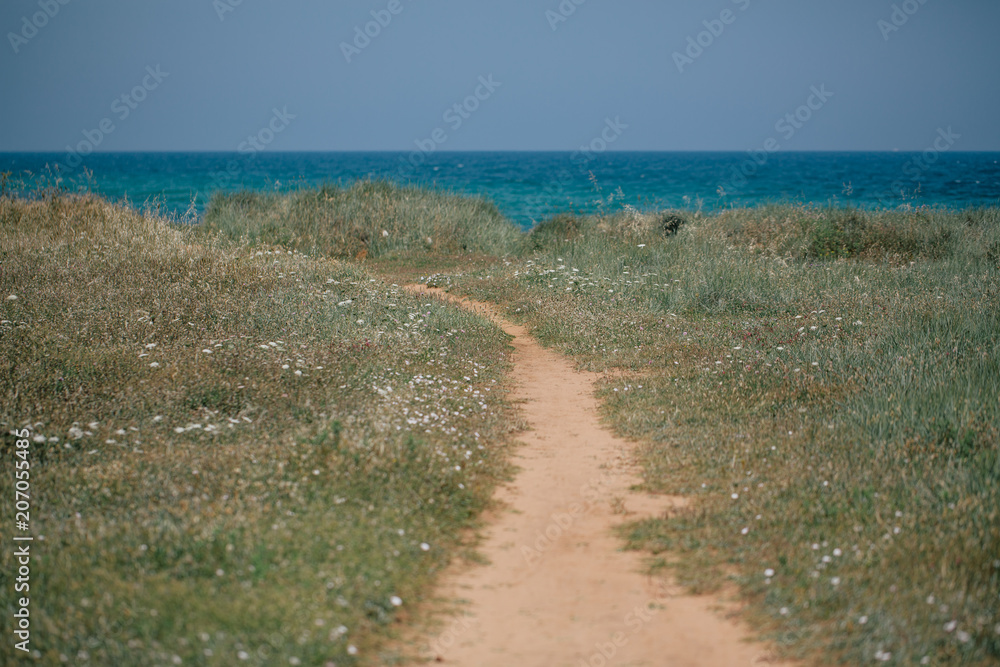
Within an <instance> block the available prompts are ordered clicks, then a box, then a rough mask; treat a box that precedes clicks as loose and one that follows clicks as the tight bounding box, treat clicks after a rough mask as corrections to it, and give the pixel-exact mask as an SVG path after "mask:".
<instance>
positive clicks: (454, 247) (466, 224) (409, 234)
mask: <svg viewBox="0 0 1000 667" xmlns="http://www.w3.org/2000/svg"><path fill="white" fill-rule="evenodd" d="M204 226H205V227H206V228H207V229H208V230H212V231H216V230H217V231H219V232H222V233H224V234H227V235H229V236H233V237H236V238H246V239H247V240H249V241H250V242H264V243H270V244H281V245H283V246H286V247H289V248H295V249H298V250H301V251H303V252H308V253H310V254H314V255H322V256H327V257H335V258H340V259H365V258H371V259H375V258H386V259H389V258H392V257H399V256H403V257H405V258H406V260H407V261H412V260H413V259H414V258H419V257H421V256H441V255H456V254H463V255H484V254H485V255H502V254H504V253H506V252H507V251H508V250H509V248H510V247H511V246H512V245H513V244H514V243H516V240H517V238H518V237H519V236H520V231H519V230H518V228H517V227H516V226H515V225H514V224H513V223H511V222H510V221H508V220H507V219H506V218H504V217H503V216H502V215H501V214H500V211H498V210H497V208H496V206H494V205H493V204H491V203H489V202H487V201H485V200H482V199H472V198H468V197H461V196H458V195H451V194H446V193H439V192H434V191H431V190H423V189H418V188H398V187H396V186H393V185H391V184H389V183H386V182H381V181H359V182H357V183H355V184H354V185H352V186H350V187H347V188H341V187H337V186H326V187H322V188H319V189H315V190H300V191H298V192H295V193H293V194H290V195H285V194H277V193H274V194H262V193H252V192H244V193H236V194H218V195H216V196H215V197H213V199H212V201H211V202H210V204H209V207H208V210H207V211H206V212H205V222H204Z"/></svg>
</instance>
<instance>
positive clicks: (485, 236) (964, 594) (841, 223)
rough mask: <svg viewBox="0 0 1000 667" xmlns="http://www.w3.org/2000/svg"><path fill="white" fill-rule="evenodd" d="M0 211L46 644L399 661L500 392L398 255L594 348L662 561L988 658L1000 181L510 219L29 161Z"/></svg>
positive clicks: (457, 523) (992, 647)
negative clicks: (754, 203) (160, 211)
mask: <svg viewBox="0 0 1000 667" xmlns="http://www.w3.org/2000/svg"><path fill="white" fill-rule="evenodd" d="M0 221H2V227H0V253H2V257H0V259H2V267H3V270H2V272H0V296H3V297H4V298H5V295H7V294H11V293H13V294H16V295H17V296H18V299H17V300H16V301H10V300H5V301H2V302H0V303H2V305H0V312H2V315H0V319H2V320H4V322H3V323H2V324H0V348H2V351H3V356H2V359H3V363H4V366H3V367H2V368H0V382H2V383H3V384H2V387H3V390H4V395H5V401H4V404H3V412H2V413H0V421H3V422H4V426H5V429H9V428H12V427H15V426H22V425H24V424H27V423H31V424H34V426H33V427H32V428H33V432H34V433H35V434H37V435H39V436H45V442H39V443H37V444H36V445H34V446H33V449H32V457H33V459H32V460H33V468H32V474H33V477H32V484H33V489H34V490H35V493H36V495H35V500H34V501H33V502H35V503H36V504H35V506H34V508H33V511H34V512H35V513H36V514H37V516H36V515H33V522H34V524H35V527H36V529H37V530H38V531H39V532H40V533H41V534H44V535H45V541H43V542H38V543H36V544H37V546H38V547H39V553H40V560H39V561H38V562H37V568H38V569H37V573H38V574H37V580H33V586H34V585H36V583H35V582H36V581H37V586H38V588H37V591H36V594H37V600H38V604H39V607H38V608H37V616H34V617H33V619H34V620H33V622H34V623H36V625H33V628H35V629H37V631H38V634H37V635H36V638H37V642H38V643H37V644H36V646H37V647H38V649H39V650H40V651H42V652H43V657H44V659H45V660H46V661H49V662H55V661H56V660H58V658H59V656H60V654H63V655H66V656H67V660H69V661H70V662H74V661H77V660H79V659H80V658H79V655H80V651H84V652H86V654H87V655H88V656H89V657H90V659H91V660H92V661H94V662H106V663H115V662H117V663H127V664H164V663H167V662H168V661H170V660H172V658H173V656H175V655H176V656H178V657H180V658H182V660H183V662H184V663H185V664H233V663H238V664H274V663H276V662H283V661H287V660H288V659H289V658H290V657H296V658H298V659H299V660H301V662H302V664H323V662H324V661H327V660H330V661H333V662H335V663H336V664H353V662H359V663H360V662H367V663H369V664H377V663H379V662H384V661H387V660H390V659H392V658H393V656H392V655H390V654H389V653H388V652H386V651H387V650H386V649H385V648H384V647H385V646H386V644H385V642H386V640H387V638H389V637H391V636H392V635H393V628H394V627H395V622H396V621H406V620H412V619H410V618H409V616H408V614H409V613H410V610H411V609H412V608H413V606H412V604H411V600H413V601H419V600H420V599H421V598H422V596H423V595H425V593H426V591H427V590H428V586H429V585H430V583H431V582H432V581H433V577H434V574H435V573H436V572H437V571H438V570H439V569H440V568H441V567H443V566H444V564H445V563H446V562H447V561H448V559H449V557H450V556H452V555H453V554H454V553H455V551H456V549H459V548H461V542H460V538H459V535H460V533H461V530H462V529H463V528H464V527H467V526H469V525H471V524H472V523H473V522H474V520H475V517H476V515H477V513H478V512H479V511H480V510H481V509H482V508H483V506H484V505H485V503H486V502H487V499H488V497H489V494H490V492H491V489H492V487H493V484H494V482H495V480H496V479H497V478H498V477H500V476H502V475H503V474H505V473H506V471H507V468H506V466H505V462H504V461H505V458H504V454H505V448H504V447H505V445H506V443H507V442H508V438H509V431H510V429H511V425H512V423H513V420H512V416H511V412H510V410H509V407H508V406H507V404H506V403H505V402H504V401H503V388H502V387H503V377H504V372H505V370H506V368H507V359H506V357H505V356H504V353H505V350H506V339H505V337H504V336H503V335H502V334H501V333H500V332H499V331H498V330H497V329H496V328H495V327H492V326H490V325H487V324H486V323H484V322H482V321H481V320H478V319H477V318H475V317H473V316H471V315H467V314H464V313H462V312H460V311H457V310H455V309H453V308H450V307H444V306H441V305H428V304H427V303H426V302H421V301H418V300H414V298H411V297H408V296H407V295H405V294H403V293H401V292H400V290H399V289H398V288H397V287H395V286H394V285H392V284H391V283H394V282H395V283H398V284H402V283H403V282H404V281H409V280H413V279H415V278H417V277H421V278H422V279H423V280H424V281H426V282H430V283H433V284H436V285H440V286H443V287H446V288H448V289H451V290H453V291H456V292H461V293H464V294H468V295H471V296H474V297H476V298H479V299H482V300H489V301H493V302H495V303H497V304H499V305H500V307H501V309H502V311H503V312H505V313H506V314H507V316H509V317H510V318H512V319H515V320H518V321H521V322H524V323H526V324H527V325H528V326H529V327H530V329H531V331H532V332H533V333H534V335H536V336H537V337H538V338H539V339H540V340H541V341H542V342H543V343H544V344H546V345H549V346H552V347H553V348H555V349H558V350H559V351H561V352H563V353H565V354H567V355H570V356H571V357H572V358H573V359H575V360H576V361H577V362H578V363H579V365H580V366H582V367H587V368H590V369H592V370H596V371H603V372H605V379H604V380H603V381H602V382H601V383H600V388H599V394H600V398H601V400H602V406H603V408H602V410H603V415H604V418H605V419H606V421H607V423H608V424H609V425H610V426H611V427H612V428H613V429H614V430H615V431H617V432H618V433H620V434H622V435H624V436H626V437H629V438H632V439H634V440H635V441H636V442H637V447H638V451H639V453H640V458H641V461H642V463H643V465H644V467H645V477H646V487H647V488H648V489H650V490H652V491H659V492H664V493H676V494H683V495H686V496H688V497H689V498H690V499H691V503H690V505H689V507H688V509H686V510H684V511H680V512H676V513H673V514H672V515H671V516H669V517H663V518H658V519H652V520H647V521H642V522H637V523H633V524H631V525H629V526H627V527H626V528H625V530H624V531H623V535H624V537H625V539H627V540H628V542H629V544H630V545H631V547H632V548H635V549H641V550H644V551H645V552H646V553H647V554H648V555H649V564H650V569H651V570H654V571H655V570H658V569H659V568H664V567H669V568H670V569H671V570H672V572H673V574H674V575H676V576H677V577H679V579H680V580H681V581H682V582H683V583H684V584H686V585H687V586H689V587H690V588H691V589H692V590H696V591H711V590H717V589H718V588H719V587H720V585H721V584H723V583H724V582H726V581H730V582H732V583H733V584H735V586H736V588H737V589H738V591H739V594H740V596H741V597H742V599H743V600H744V601H745V602H746V603H747V604H746V606H745V611H744V614H743V615H744V618H745V619H746V620H747V621H749V622H750V623H751V624H752V625H753V627H755V628H756V629H757V631H758V632H759V633H760V634H761V635H762V636H764V637H767V638H769V639H771V640H772V641H773V642H775V644H776V645H777V646H778V647H779V649H780V650H781V651H782V652H783V653H784V654H786V655H791V656H801V657H805V658H806V659H807V660H809V661H810V662H816V663H821V664H861V663H870V662H873V661H876V660H880V659H885V660H886V661H888V662H890V663H892V664H955V665H966V664H967V665H972V664H996V663H998V662H1000V462H998V451H1000V364H998V361H997V359H998V352H1000V333H998V332H1000V259H998V258H1000V210H998V209H982V210H970V211H965V212H961V213H953V212H944V211H938V210H933V209H925V208H919V209H913V208H901V209H898V210H893V211H878V212H871V211H859V210H845V209H829V208H817V207H802V206H770V207H762V208H758V209H739V210H727V211H723V212H720V213H718V214H714V215H704V214H701V213H691V212H684V211H673V212H671V211H665V212H659V213H654V214H649V213H639V212H637V211H635V210H630V209H626V210H625V211H622V212H620V213H615V214H611V215H601V216H592V217H580V216H572V215H564V216H559V217H557V218H554V219H552V220H548V221H545V222H544V223H542V224H541V225H539V227H537V228H536V229H535V230H533V231H532V232H531V233H530V234H522V233H519V232H518V231H517V230H516V229H515V228H514V227H513V226H512V225H511V224H510V223H509V222H508V221H506V220H504V219H503V218H502V216H500V215H499V213H497V211H496V209H495V208H494V207H492V206H491V205H489V204H486V203H484V202H482V201H480V200H469V199H463V198H460V197H456V196H452V195H447V194H443V193H436V192H427V191H421V190H414V189H402V188H395V187H392V186H390V185H387V184H384V183H370V182H363V183H359V184H355V185H353V186H351V187H348V188H336V187H325V188H321V189H317V190H303V191H300V192H295V193H292V194H290V195H278V194H266V195H263V194H253V193H244V194H237V195H228V196H223V195H218V196H216V197H215V198H214V199H213V201H212V204H211V206H210V209H209V211H208V213H207V215H206V222H205V224H204V225H202V226H201V227H200V228H196V229H189V230H186V231H182V230H179V229H176V228H172V227H170V226H169V225H167V224H166V223H165V222H164V221H162V220H159V219H157V218H154V217H152V216H148V215H147V216H141V215H138V214H136V213H133V212H129V211H126V210H125V209H121V208H116V207H111V206H109V205H107V204H105V203H103V202H101V201H99V200H95V199H92V198H88V197H83V198H79V197H76V198H69V197H59V196H56V195H55V194H52V193H50V194H49V195H47V196H46V197H44V198H43V200H42V201H37V202H32V203H28V202H24V201H14V200H10V199H3V198H0ZM383 231H384V232H386V233H385V234H383ZM428 239H430V240H429V241H428ZM359 259H360V260H364V266H359V265H358V264H357V262H355V261H352V262H344V261H342V260H359ZM369 271H375V272H377V273H369ZM378 276H382V277H378ZM152 343H156V346H155V347H150V348H147V347H146V345H149V344H152ZM262 346H263V347H262ZM204 350H209V351H211V354H208V353H206V352H204ZM140 355H147V356H140ZM154 361H155V362H156V363H158V364H159V366H158V367H156V368H152V367H151V366H150V364H151V363H153V362H154ZM285 365H287V366H288V368H283V366H285ZM319 367H322V368H319ZM387 369H391V370H387ZM296 370H300V371H302V375H301V376H299V375H296V374H295V371H296ZM467 378H468V379H467ZM388 387H391V388H392V392H389V391H388V389H387V388H388ZM487 389H489V390H491V392H490V393H487V392H486V390H487ZM474 391H479V392H480V393H479V394H478V395H476V394H473V393H472V392H474ZM470 396H475V397H477V400H475V401H472V400H470ZM483 396H489V397H490V399H488V400H487V401H486V402H487V403H488V404H489V409H487V410H482V409H477V406H479V398H481V397H483ZM431 406H433V407H431ZM459 408H461V410H460V409H459ZM444 410H447V411H448V412H447V413H445V412H444ZM418 413H419V414H418ZM430 415H437V416H438V419H435V418H433V417H431V416H430ZM442 415H446V416H447V419H446V421H447V423H440V421H441V419H440V418H441V417H442ZM157 417H160V419H156V418H157ZM425 417H426V419H427V421H426V422H425ZM91 422H97V423H96V425H94V426H90V425H89V424H90V423H91ZM195 424H198V425H200V426H198V427H195V426H194V425H195ZM210 424H211V425H213V426H217V427H218V428H217V429H214V428H213V429H209V428H208V426H209V425H210ZM230 424H231V427H230ZM397 427H398V430H397ZM451 428H455V429H456V431H454V432H452V431H451V430H450V429H451ZM428 430H429V431H430V432H427V431H428ZM477 432H478V433H479V434H480V437H479V438H478V439H477V438H476V437H475V436H474V435H470V434H475V433H477ZM50 438H58V440H50ZM13 442H14V440H13V438H10V437H7V438H6V439H5V440H4V441H3V446H4V455H5V456H7V455H9V454H12V452H11V450H12V447H13ZM483 443H486V444H487V445H489V446H485V448H484V449H479V446H480V444H483ZM467 457H468V458H467ZM466 459H467V461H466V463H461V461H463V460H466ZM455 465H460V466H461V468H462V469H461V470H460V471H458V470H455V469H454V466H455ZM194 471H197V474H195V472H194ZM314 471H318V474H314ZM11 483H12V482H11V479H10V477H9V476H5V477H4V478H3V479H2V480H0V493H3V494H5V495H7V496H8V497H9V496H10V495H11V493H10V485H11ZM609 500H610V499H609ZM400 529H402V530H403V534H400V533H399V530H400ZM421 542H426V543H427V544H428V545H430V547H431V548H430V550H429V551H426V552H425V551H423V550H422V549H420V548H419V545H420V543H421ZM50 545H57V546H58V548H55V547H51V546H50ZM0 568H2V571H3V572H9V571H11V568H12V566H11V562H10V554H9V552H5V553H4V556H3V562H2V563H0ZM218 571H221V572H222V574H217V572H218ZM771 571H773V572H771ZM766 572H768V573H770V575H769V576H767V575H765V573H766ZM8 584H9V582H7V583H4V584H3V590H4V595H5V596H6V595H8V593H7V591H8V590H9V586H8ZM33 590H34V589H33ZM392 595H398V596H400V597H401V598H402V599H403V602H404V604H403V605H402V606H401V607H398V608H397V607H395V606H393V605H392V603H391V602H390V596H392ZM2 600H3V607H4V609H5V610H6V611H5V612H4V613H12V604H13V601H12V600H9V599H8V598H7V597H4V598H2ZM154 611H155V615H154V613H153V612H154ZM33 613H34V612H33ZM341 625H343V626H345V627H346V628H347V633H346V635H344V636H334V635H337V634H338V631H337V628H339V627H340V626H341ZM331 632H332V634H331ZM348 645H354V646H356V647H357V648H358V649H359V650H358V653H357V655H350V654H347V653H346V650H347V646H348ZM206 649H208V650H210V651H212V655H210V656H209V655H206V653H205V650H206ZM2 650H4V651H10V650H11V649H10V647H9V645H8V646H7V647H6V648H4V649H2ZM240 651H244V652H245V653H246V654H247V661H242V660H240V659H239V652H240ZM5 657H9V656H8V655H6V654H5Z"/></svg>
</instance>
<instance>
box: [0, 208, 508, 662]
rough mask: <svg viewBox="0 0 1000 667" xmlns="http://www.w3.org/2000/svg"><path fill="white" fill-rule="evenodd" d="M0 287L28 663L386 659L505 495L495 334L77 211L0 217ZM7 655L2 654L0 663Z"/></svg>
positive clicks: (291, 259) (280, 256)
mask: <svg viewBox="0 0 1000 667" xmlns="http://www.w3.org/2000/svg"><path fill="white" fill-rule="evenodd" d="M0 266H2V270H0V296H2V300H0V393H2V395H3V402H2V407H0V423H2V426H3V433H4V435H3V438H2V440H0V448H2V455H3V460H4V461H7V462H11V461H14V460H15V458H14V456H15V454H14V452H15V438H14V437H13V436H12V435H9V432H10V431H12V430H13V429H15V428H18V429H19V428H28V429H30V432H31V436H32V439H33V443H32V445H31V448H30V456H29V460H30V462H31V468H30V475H31V476H30V482H31V498H32V501H31V502H32V507H31V526H32V529H31V532H32V533H33V534H35V535H36V536H37V540H36V541H35V542H34V544H33V554H34V556H33V560H32V562H31V568H32V569H31V573H32V574H31V577H32V578H31V582H30V584H31V589H30V599H31V606H30V609H31V623H32V625H31V630H32V643H31V647H32V649H34V650H35V651H37V653H36V657H37V658H38V661H39V662H40V664H63V663H68V664H101V665H164V664H174V663H175V662H176V661H177V660H180V661H181V664H193V665H209V664H211V665H215V664H249V665H272V664H303V665H317V664H328V663H329V662H333V663H336V664H338V665H352V664H362V663H363V664H380V663H381V662H382V661H383V659H387V658H385V656H383V655H382V654H381V651H383V650H384V646H385V640H386V638H387V637H390V636H391V635H392V634H393V633H394V632H395V630H394V628H395V627H396V626H397V624H398V623H400V622H401V621H405V620H407V619H408V618H410V615H411V614H412V610H414V609H415V608H416V607H417V606H418V605H420V604H421V601H422V600H423V599H424V597H425V596H426V595H427V592H428V587H429V585H430V583H431V582H432V581H433V580H434V577H435V576H436V573H437V572H439V571H440V570H441V569H442V568H443V567H444V566H445V565H446V564H447V562H448V561H449V559H450V558H452V557H453V556H454V555H455V554H456V552H457V551H458V550H460V549H462V548H464V547H463V538H462V535H463V531H464V530H465V529H467V528H468V527H470V526H472V525H474V522H475V519H476V517H477V515H478V513H479V512H480V510H481V509H482V508H483V507H484V506H485V504H486V503H487V501H488V499H489V498H490V496H491V493H492V488H493V485H494V483H495V481H496V480H497V479H498V478H500V477H502V476H504V475H506V474H507V467H506V463H505V451H506V446H507V443H508V442H509V430H510V426H509V425H510V423H511V418H510V414H509V408H508V405H507V403H506V401H505V398H504V385H503V378H504V373H505V371H506V369H507V364H508V359H507V357H506V354H507V337H506V336H505V335H504V334H503V332H501V331H500V330H499V329H498V328H496V327H495V326H493V325H491V324H488V323H486V322H485V321H483V320H481V319H479V318H478V317H475V316H473V315H470V314H466V313H464V312H462V311H460V310H458V309H455V308H450V307H444V306H442V305H440V304H438V303H436V302H435V303H432V302H430V301H428V300H426V299H424V300H418V299H416V298H414V297H410V296H408V295H407V294H405V293H403V292H402V291H401V289H399V288H398V287H396V286H395V285H390V284H388V283H385V282H383V281H381V280H380V279H378V278H376V277H374V276H372V275H371V274H370V273H368V272H366V271H364V270H362V269H360V268H358V267H357V266H352V265H349V264H345V263H342V262H340V261H336V260H331V259H327V258H325V257H310V256H307V255H304V254H302V253H300V252H298V251H291V250H287V249H282V248H277V247H272V246H269V245H263V244H259V243H257V244H253V245H251V244H240V243H234V242H232V241H231V240H228V239H225V238H222V237H216V236H213V235H211V234H207V233H204V232H202V231H201V230H191V229H188V230H181V229H178V228H176V227H172V226H171V225H169V224H168V223H167V222H166V221H165V220H163V219H160V218H157V217H155V216H153V215H142V214H139V213H136V212H134V211H131V210H128V209H125V208H121V207H117V206H112V205H110V204H107V203H106V202H104V201H102V200H100V199H96V198H92V197H89V196H84V197H76V196H74V197H68V196H55V195H54V196H51V197H48V198H45V199H44V200H41V201H31V202H29V201H24V200H14V199H10V198H0ZM10 295H13V296H16V299H9V298H8V296H10ZM4 468H5V473H4V474H3V476H2V478H0V495H3V497H4V498H5V499H8V500H5V502H6V503H9V502H11V500H10V499H12V498H13V497H14V493H13V484H14V482H13V479H14V476H13V472H12V470H13V465H12V464H11V466H7V465H5V466H4ZM11 509H12V508H11ZM5 516H7V515H5ZM9 517H10V520H11V521H13V513H12V512H11V514H10V515H9ZM12 551H13V549H12V548H7V549H4V550H3V556H2V558H0V572H2V573H3V578H2V582H0V586H2V594H0V610H2V613H3V614H5V615H6V616H7V617H8V618H10V617H11V616H12V614H13V613H14V608H15V607H14V605H15V601H14V598H13V583H12V581H11V580H10V579H9V573H11V572H13V571H14V560H13V557H12ZM393 596H398V597H399V598H400V599H401V600H402V604H401V605H399V606H397V605H395V604H393ZM349 647H354V649H351V650H350V651H349ZM355 649H356V653H353V652H354V650H355ZM18 655H19V653H16V652H15V650H14V648H13V642H12V641H11V640H10V637H8V638H7V640H6V641H4V642H3V644H2V647H0V663H4V664H7V663H13V662H14V661H15V659H16V658H17V657H18Z"/></svg>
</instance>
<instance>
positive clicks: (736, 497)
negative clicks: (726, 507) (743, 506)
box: [730, 493, 740, 500]
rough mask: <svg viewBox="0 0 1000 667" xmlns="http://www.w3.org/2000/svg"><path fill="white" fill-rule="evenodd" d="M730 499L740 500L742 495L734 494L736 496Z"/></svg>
mask: <svg viewBox="0 0 1000 667" xmlns="http://www.w3.org/2000/svg"><path fill="white" fill-rule="evenodd" d="M730 497H731V498H732V499H733V500H739V497H740V494H738V493H734V494H733V495H732V496H730Z"/></svg>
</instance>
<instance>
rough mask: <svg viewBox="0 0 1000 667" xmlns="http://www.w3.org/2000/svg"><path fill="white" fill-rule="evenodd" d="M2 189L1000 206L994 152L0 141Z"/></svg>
mask: <svg viewBox="0 0 1000 667" xmlns="http://www.w3.org/2000/svg"><path fill="white" fill-rule="evenodd" d="M4 172H9V175H8V176H7V178H6V181H5V182H4V187H5V188H6V189H7V190H8V191H11V190H13V191H15V192H18V193H19V194H23V195H28V196H30V195H31V194H32V193H38V192H42V191H45V189H46V188H51V187H52V186H56V185H58V186H59V187H60V188H63V189H66V190H72V191H75V190H89V191H91V192H96V193H99V194H101V195H104V196H105V197H108V198H109V199H111V200H113V201H122V202H127V203H129V204H131V205H133V206H136V207H141V208H155V209H159V210H160V211H162V212H164V213H166V214H169V215H171V216H173V217H176V218H178V219H182V220H188V221H194V220H197V219H198V217H199V216H200V215H201V214H203V212H204V210H205V207H206V206H207V204H208V202H209V200H210V199H211V197H212V196H213V195H214V194H215V193H219V192H235V191H241V190H255V191H267V192H273V191H278V192H288V191H293V190H296V189H299V188H309V187H316V186H318V185H322V184H336V185H349V184H350V183H352V182H355V181H358V180H362V179H375V180H381V179H384V180H389V181H392V182H395V183H398V184H401V185H415V186H421V187H431V188H436V189H439V190H443V191H447V192H453V193H460V194H465V195H474V196H479V197H484V198H486V199H488V200H489V201H492V202H493V203H495V204H496V206H497V207H498V208H499V209H500V211H502V212H503V213H504V214H505V215H506V216H507V217H509V218H510V219H511V220H513V221H514V222H516V223H517V224H519V225H521V226H522V227H524V228H530V227H531V226H532V225H534V224H536V223H537V222H539V221H541V220H544V219H545V218H547V217H551V216H553V215H556V214H558V213H564V212H576V213H593V212H610V211H615V210H619V209H621V208H622V207H624V206H632V207H635V208H637V209H639V210H662V209H683V210H689V211H693V210H701V211H705V212H712V211H717V210H720V209H724V208H729V207H741V206H760V205H766V204H775V203H780V204H805V205H815V206H837V207H857V208H867V209H872V208H889V209H894V208H899V207H923V206H926V207H935V208H945V209H951V210H961V209H966V208H972V207H984V206H1000V153H995V152H974V153H973V152H957V151H949V150H944V151H939V150H937V149H936V148H932V149H929V150H927V151H924V152H775V153H765V152H763V151H758V152H753V151H750V152H747V151H743V152H610V151H609V152H604V153H580V152H577V153H569V152H435V153H430V154H427V153H422V152H419V151H417V152H287V153H279V152H268V151H259V152H255V153H249V154H246V153H209V152H186V153H166V152H141V153H124V152H123V153H92V154H90V155H87V156H79V155H77V154H75V153H74V154H67V153H0V173H4Z"/></svg>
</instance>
